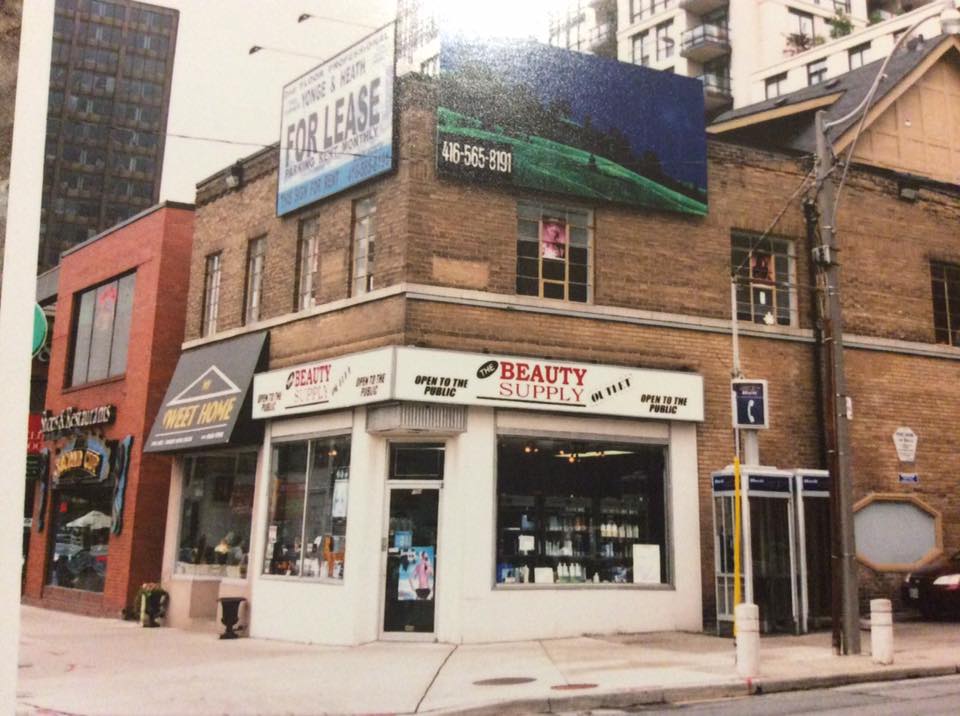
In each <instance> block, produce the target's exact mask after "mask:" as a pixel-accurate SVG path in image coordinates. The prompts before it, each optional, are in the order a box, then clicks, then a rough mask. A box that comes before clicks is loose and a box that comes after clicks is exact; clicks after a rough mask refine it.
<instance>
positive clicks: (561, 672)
mask: <svg viewBox="0 0 960 716" xmlns="http://www.w3.org/2000/svg"><path fill="white" fill-rule="evenodd" d="M537 644H539V645H540V648H541V649H543V653H544V654H546V655H547V661H549V662H550V664H551V665H552V666H553V668H554V669H556V670H557V673H558V674H560V678H561V679H563V683H564V684H565V685H569V683H570V680H569V679H568V678H567V676H566V674H564V673H563V670H562V669H561V668H560V666H559V665H558V664H557V662H556V661H554V660H553V657H552V656H550V652H549V650H547V647H545V646H544V645H543V639H537Z"/></svg>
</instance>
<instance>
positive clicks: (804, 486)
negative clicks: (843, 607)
mask: <svg viewBox="0 0 960 716" xmlns="http://www.w3.org/2000/svg"><path fill="white" fill-rule="evenodd" d="M795 474H796V480H795V483H794V490H795V493H794V494H795V496H796V506H797V554H798V561H799V566H800V574H799V575H798V585H797V586H798V587H799V591H800V631H801V632H803V633H804V634H805V633H807V632H808V631H810V630H811V629H820V628H824V627H826V626H827V625H829V623H830V594H831V589H832V586H833V585H832V582H831V574H830V569H831V567H830V473H828V472H827V471H826V470H796V471H795Z"/></svg>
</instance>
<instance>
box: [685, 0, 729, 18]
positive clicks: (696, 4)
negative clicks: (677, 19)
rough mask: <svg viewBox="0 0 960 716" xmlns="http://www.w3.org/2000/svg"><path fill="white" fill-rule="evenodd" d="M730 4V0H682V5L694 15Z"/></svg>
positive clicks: (703, 13)
mask: <svg viewBox="0 0 960 716" xmlns="http://www.w3.org/2000/svg"><path fill="white" fill-rule="evenodd" d="M729 4H730V0H680V7H681V8H682V9H684V10H686V11H687V12H689V13H692V14H693V15H706V14H707V13H708V12H713V11H714V10H719V9H720V8H722V7H726V6H727V5H729Z"/></svg>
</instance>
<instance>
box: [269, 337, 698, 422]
mask: <svg viewBox="0 0 960 716" xmlns="http://www.w3.org/2000/svg"><path fill="white" fill-rule="evenodd" d="M386 400H409V401H413V402H426V403H447V404H451V405H489V406H494V407H502V408H509V407H514V408H518V409H528V410H531V409H532V410H551V411H563V412H571V413H580V414H585V415H586V414H599V415H617V416H625V417H633V418H645V419H661V420H692V421H701V420H703V379H702V378H701V377H700V376H699V375H695V374H691V373H678V372H671V371H658V370H641V369H637V368H626V367H620V366H609V365H593V364H588V363H567V362H564V361H553V360H545V359H537V358H512V357H506V356H493V355H488V354H485V353H460V352H455V351H440V350H428V349H423V348H407V347H401V348H382V349H379V350H375V351H369V352H367V353H359V354H356V355H352V356H343V357H341V358H334V359H330V360H327V361H318V362H315V363H309V364H306V365H301V366H296V367H293V368H285V369H281V370H275V371H270V372H269V373H261V374H258V375H257V376H255V377H254V403H253V417H254V418H276V417H281V416H284V415H291V414H297V413H308V412H319V411H324V410H332V409H337V408H347V407H351V406H354V405H361V404H365V403H375V402H383V401H386Z"/></svg>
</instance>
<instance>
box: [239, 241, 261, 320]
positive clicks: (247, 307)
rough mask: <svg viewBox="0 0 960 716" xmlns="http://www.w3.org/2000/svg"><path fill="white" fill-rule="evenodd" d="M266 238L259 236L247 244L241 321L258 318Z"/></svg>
mask: <svg viewBox="0 0 960 716" xmlns="http://www.w3.org/2000/svg"><path fill="white" fill-rule="evenodd" d="M266 251H267V239H266V237H263V236H261V237H260V238H258V239H253V240H252V241H250V243H249V244H248V245H247V280H246V285H245V287H244V293H243V322H244V323H256V322H257V321H259V320H260V299H261V296H262V293H263V261H264V257H265V255H266Z"/></svg>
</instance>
